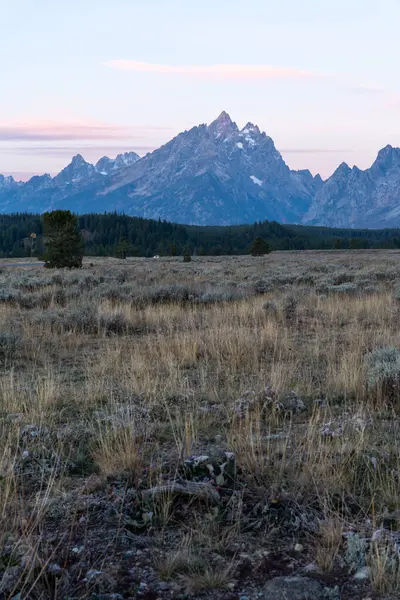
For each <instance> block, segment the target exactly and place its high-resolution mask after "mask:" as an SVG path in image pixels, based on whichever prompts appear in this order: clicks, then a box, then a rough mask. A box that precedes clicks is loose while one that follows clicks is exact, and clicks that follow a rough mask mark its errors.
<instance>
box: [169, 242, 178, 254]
mask: <svg viewBox="0 0 400 600" xmlns="http://www.w3.org/2000/svg"><path fill="white" fill-rule="evenodd" d="M177 254H178V248H177V246H176V244H171V245H170V247H169V255H170V256H176V255H177Z"/></svg>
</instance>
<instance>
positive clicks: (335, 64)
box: [0, 0, 400, 179]
mask: <svg viewBox="0 0 400 600" xmlns="http://www.w3.org/2000/svg"><path fill="white" fill-rule="evenodd" d="M399 23H400V2H399V0H380V2H376V0H335V1H333V0H330V1H329V0H302V1H301V2H300V1H299V0H280V1H279V2H276V0H246V1H245V2H243V0H201V2H200V1H197V0H107V1H106V0H68V1H66V0H0V31H1V36H0V65H1V69H0V77H1V79H0V81H1V83H0V86H1V93H0V173H3V174H13V175H14V176H15V177H16V178H18V179H26V178H28V177H29V176H30V175H32V174H39V173H40V174H41V173H44V172H47V173H51V174H53V173H57V172H58V171H60V170H61V169H62V168H63V167H64V166H65V165H66V164H67V163H68V162H69V161H70V159H71V157H72V156H73V155H74V154H76V153H78V152H79V153H81V154H82V155H83V156H84V158H85V159H86V160H89V161H95V160H97V159H98V158H100V157H101V156H103V155H109V156H115V155H116V154H117V153H119V152H123V151H127V150H134V151H136V152H138V153H139V154H140V155H144V154H146V153H147V152H151V151H152V150H153V149H155V148H156V147H158V146H160V145H161V144H163V143H165V142H167V141H168V140H169V139H171V138H172V137H173V136H175V135H176V134H177V133H179V132H180V131H183V130H185V129H190V128H191V127H193V126H194V125H198V124H200V123H209V122H211V121H212V120H213V119H215V118H216V117H217V116H218V115H219V114H220V113H221V111H222V110H225V111H227V112H228V113H229V114H230V116H231V117H232V119H233V120H234V121H236V123H237V124H238V125H239V126H240V127H243V126H244V125H245V124H246V123H247V122H248V121H251V122H253V123H255V124H257V125H258V126H259V127H260V129H262V130H264V131H265V132H266V133H267V134H268V135H270V136H271V137H272V138H273V140H274V142H275V145H276V147H277V149H278V150H279V151H280V152H281V153H282V155H283V157H284V159H285V161H286V162H287V164H288V165H289V166H290V167H291V168H293V169H300V168H309V169H310V170H311V171H312V172H313V173H314V174H315V173H317V172H319V173H321V175H322V176H323V177H324V178H326V177H328V176H329V175H330V174H331V173H332V172H333V171H334V170H335V168H336V167H337V166H338V165H339V164H340V163H341V162H342V161H346V162H347V163H348V164H349V165H350V166H353V165H354V164H357V165H358V166H359V167H360V168H367V167H369V166H370V165H371V163H372V162H373V160H374V159H375V157H376V154H377V152H378V150H379V149H380V148H382V147H384V146H386V145H387V144H391V145H393V146H400V74H399V68H398V61H399V58H398V56H399V54H398V27H399Z"/></svg>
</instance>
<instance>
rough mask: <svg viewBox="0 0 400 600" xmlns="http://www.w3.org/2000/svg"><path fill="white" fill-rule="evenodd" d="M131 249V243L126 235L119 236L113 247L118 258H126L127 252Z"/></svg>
mask: <svg viewBox="0 0 400 600" xmlns="http://www.w3.org/2000/svg"><path fill="white" fill-rule="evenodd" d="M130 251H131V245H130V243H129V242H128V240H127V239H126V237H121V238H120V239H119V241H118V244H117V247H116V249H115V253H116V255H117V256H118V258H126V257H127V255H128V252H130Z"/></svg>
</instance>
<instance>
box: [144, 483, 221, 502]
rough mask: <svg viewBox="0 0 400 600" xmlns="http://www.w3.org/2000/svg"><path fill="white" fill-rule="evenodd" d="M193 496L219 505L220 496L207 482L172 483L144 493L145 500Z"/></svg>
mask: <svg viewBox="0 0 400 600" xmlns="http://www.w3.org/2000/svg"><path fill="white" fill-rule="evenodd" d="M168 495H171V496H192V497H196V498H199V499H201V500H204V501H206V502H210V504H219V502H220V495H219V493H218V492H217V490H216V489H215V488H213V486H212V485H211V484H210V483H208V482H206V483H202V482H194V481H186V482H185V483H178V482H176V481H170V482H169V483H167V484H166V485H160V486H157V487H154V488H151V489H150V490H146V491H144V492H143V498H144V499H145V500H150V499H153V500H155V499H157V498H159V497H160V496H168Z"/></svg>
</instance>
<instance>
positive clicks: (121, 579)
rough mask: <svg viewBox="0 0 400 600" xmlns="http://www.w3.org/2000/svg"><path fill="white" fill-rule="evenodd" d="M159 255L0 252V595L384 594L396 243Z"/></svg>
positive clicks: (396, 451)
mask: <svg viewBox="0 0 400 600" xmlns="http://www.w3.org/2000/svg"><path fill="white" fill-rule="evenodd" d="M181 260H182V259H180V258H176V259H172V258H160V259H158V260H157V259H127V260H125V261H123V260H117V259H111V258H110V259H86V261H85V263H84V267H83V269H82V270H79V271H54V270H51V271H50V270H49V271H47V270H45V269H44V268H43V267H41V266H38V267H15V268H13V267H8V266H7V267H5V266H4V267H0V399H1V400H0V429H1V435H0V519H1V523H0V597H1V598H3V597H4V598H16V599H18V600H23V599H25V598H27V599H30V598H32V599H35V600H36V599H39V598H41V599H47V598H57V599H60V600H61V599H63V600H64V599H71V600H72V599H75V598H76V599H77V598H93V599H103V600H106V599H109V600H118V599H121V598H143V599H146V598H147V599H148V600H151V599H153V600H157V599H164V598H177V599H178V598H181V599H184V598H188V599H190V598H215V599H217V598H218V599H219V598H221V599H226V600H239V598H249V599H250V600H252V599H255V598H264V597H265V598H267V596H264V595H263V594H264V591H263V590H264V587H265V585H266V582H267V581H268V580H271V579H272V578H274V577H276V576H283V575H290V574H302V575H304V576H307V577H309V578H312V579H313V580H316V581H319V582H321V584H322V585H323V586H324V587H325V588H326V590H325V592H324V593H326V594H327V595H326V597H327V598H332V599H334V598H338V599H339V598H343V599H350V598H352V599H353V598H354V599H362V598H367V597H371V598H378V597H379V598H398V597H399V594H400V561H399V556H400V555H399V547H400V533H398V532H400V483H399V473H400V432H399V425H398V412H399V409H400V327H399V325H400V253H399V252H396V251H348V252H335V251H331V252H322V251H321V252H298V253H295V252H287V253H279V252H277V253H273V254H271V255H269V256H266V257H263V258H252V257H214V258H208V257H201V258H200V257H196V258H194V259H193V260H192V262H190V263H183V262H181ZM7 262H10V261H7ZM11 262H12V261H11ZM16 262H21V261H18V260H16ZM396 534H397V535H396ZM398 544H399V546H398ZM271 597H272V596H271ZM268 598H269V597H268Z"/></svg>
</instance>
